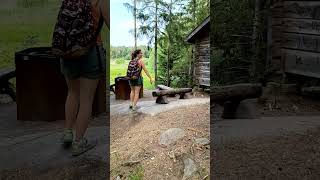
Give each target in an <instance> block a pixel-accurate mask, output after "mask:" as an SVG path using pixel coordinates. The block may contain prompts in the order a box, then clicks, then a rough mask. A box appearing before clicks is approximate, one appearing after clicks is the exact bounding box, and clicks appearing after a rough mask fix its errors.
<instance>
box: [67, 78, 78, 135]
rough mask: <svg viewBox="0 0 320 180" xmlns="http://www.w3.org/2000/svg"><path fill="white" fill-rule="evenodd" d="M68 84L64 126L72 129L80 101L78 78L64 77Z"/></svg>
mask: <svg viewBox="0 0 320 180" xmlns="http://www.w3.org/2000/svg"><path fill="white" fill-rule="evenodd" d="M66 82H67V85H68V96H67V99H66V104H65V117H66V120H65V128H66V129H72V127H73V125H74V122H75V121H76V119H77V114H78V110H79V102H80V83H79V79H68V78H66Z"/></svg>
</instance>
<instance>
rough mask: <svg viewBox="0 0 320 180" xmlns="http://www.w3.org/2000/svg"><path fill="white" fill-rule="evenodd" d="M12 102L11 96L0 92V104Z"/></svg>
mask: <svg viewBox="0 0 320 180" xmlns="http://www.w3.org/2000/svg"><path fill="white" fill-rule="evenodd" d="M11 102H13V100H12V99H11V97H10V96H9V95H7V94H0V104H9V103H11Z"/></svg>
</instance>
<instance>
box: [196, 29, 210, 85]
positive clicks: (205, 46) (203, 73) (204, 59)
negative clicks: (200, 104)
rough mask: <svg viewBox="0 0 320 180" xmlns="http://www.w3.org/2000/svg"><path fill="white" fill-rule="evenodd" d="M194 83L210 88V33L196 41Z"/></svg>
mask: <svg viewBox="0 0 320 180" xmlns="http://www.w3.org/2000/svg"><path fill="white" fill-rule="evenodd" d="M193 77H194V83H195V85H198V86H199V85H200V86H207V87H209V86H210V38H209V33H207V34H206V35H205V36H203V37H200V38H198V39H196V42H195V61H194V72H193Z"/></svg>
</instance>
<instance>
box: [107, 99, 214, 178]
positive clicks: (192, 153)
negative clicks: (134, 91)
mask: <svg viewBox="0 0 320 180" xmlns="http://www.w3.org/2000/svg"><path fill="white" fill-rule="evenodd" d="M209 109H210V108H209V104H207V105H201V106H196V107H186V108H180V109H175V110H172V111H168V112H165V113H160V114H158V115H156V116H153V117H151V116H144V115H141V114H136V115H128V116H113V117H111V150H110V151H111V177H112V179H115V178H116V177H117V176H119V177H123V178H124V179H125V178H128V177H129V178H130V177H131V178H142V177H143V179H173V180H174V179H181V178H182V176H183V161H182V159H183V158H186V157H189V158H192V159H193V160H194V161H195V162H196V164H197V167H198V171H197V173H196V174H195V176H194V178H195V179H202V178H204V177H206V176H207V177H209V176H208V175H209V167H210V166H209V164H210V147H209V145H206V146H200V145H197V144H196V143H195V142H194V138H203V137H204V138H208V139H209V136H210V132H209V131H210V124H209V123H210V120H209V117H210V112H209ZM169 128H181V129H183V130H184V131H185V133H186V135H185V136H184V138H182V139H180V140H178V142H177V143H176V144H174V145H171V146H169V147H161V146H160V145H159V144H158V140H159V136H160V134H161V133H162V132H164V131H165V130H167V129H169ZM121 179H122V178H121Z"/></svg>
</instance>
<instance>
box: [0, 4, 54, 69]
mask: <svg viewBox="0 0 320 180" xmlns="http://www.w3.org/2000/svg"><path fill="white" fill-rule="evenodd" d="M5 1H9V0H5ZM19 2H20V1H19V0H17V4H16V6H15V7H10V8H8V9H5V8H1V9H0V17H1V18H0V26H1V28H0V34H1V37H0V68H2V67H14V53H15V52H17V51H20V50H23V49H26V48H30V47H37V46H50V43H51V35H52V31H53V26H54V23H55V20H56V17H57V12H58V8H59V6H60V4H59V2H58V1H54V0H49V1H48V3H47V4H46V5H44V6H39V5H37V4H35V5H34V6H33V7H28V8H25V7H23V6H19Z"/></svg>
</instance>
